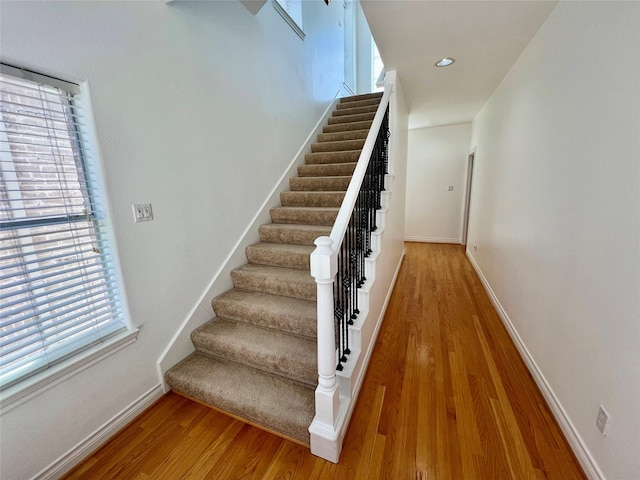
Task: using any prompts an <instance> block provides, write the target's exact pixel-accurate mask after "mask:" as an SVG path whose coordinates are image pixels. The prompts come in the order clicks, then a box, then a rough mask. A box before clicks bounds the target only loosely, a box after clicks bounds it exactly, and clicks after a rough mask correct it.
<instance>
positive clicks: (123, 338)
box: [0, 328, 140, 415]
mask: <svg viewBox="0 0 640 480" xmlns="http://www.w3.org/2000/svg"><path fill="white" fill-rule="evenodd" d="M139 331H140V330H138V329H137V328H136V329H134V330H128V331H126V332H123V333H121V334H119V335H116V336H114V337H113V338H110V339H108V340H106V341H105V342H104V343H102V344H100V345H99V346H97V347H94V348H91V349H88V350H85V351H84V352H81V353H79V354H77V355H74V356H73V357H71V358H70V359H69V360H66V361H64V362H61V363H59V364H58V365H55V366H53V367H51V368H48V369H46V370H44V371H43V372H41V373H38V374H36V375H33V376H32V377H29V378H27V379H25V380H23V381H21V382H20V383H18V384H16V385H15V386H14V387H11V388H8V389H7V390H5V391H4V392H2V393H0V415H4V414H5V413H7V412H9V411H11V410H13V409H14V408H16V407H17V406H19V405H22V404H23V403H25V402H27V401H29V400H31V399H32V398H34V397H37V396H38V395H40V394H42V393H43V392H45V391H47V390H49V389H50V388H53V387H55V386H56V385H58V384H59V383H60V382H63V381H65V380H66V379H68V378H70V377H72V376H74V375H77V374H78V373H80V372H82V371H83V370H86V369H87V368H89V367H90V366H92V365H94V364H96V363H98V362H100V361H102V360H104V359H105V358H107V357H109V356H111V355H113V354H114V353H116V352H118V351H120V350H122V349H123V348H125V347H127V346H129V345H131V344H132V343H134V342H135V341H136V340H137V338H138V332H139Z"/></svg>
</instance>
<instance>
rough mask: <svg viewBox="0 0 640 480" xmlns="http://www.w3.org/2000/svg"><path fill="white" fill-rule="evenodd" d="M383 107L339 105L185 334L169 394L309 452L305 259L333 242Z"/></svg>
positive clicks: (312, 310)
mask: <svg viewBox="0 0 640 480" xmlns="http://www.w3.org/2000/svg"><path fill="white" fill-rule="evenodd" d="M380 98H381V94H369V95H359V96H355V97H349V98H343V99H341V101H340V103H339V104H338V105H337V107H336V110H335V111H334V112H333V115H332V117H331V118H330V119H329V124H328V125H326V126H325V127H324V128H323V132H324V133H321V134H319V135H318V143H314V144H313V145H312V147H311V153H308V154H306V156H305V163H306V164H305V165H303V166H301V167H298V176H297V177H293V178H291V179H290V187H291V191H288V192H282V193H281V195H280V199H281V203H282V206H281V207H278V208H274V209H272V210H271V220H272V222H273V223H270V224H268V225H262V226H261V227H260V240H261V242H260V243H257V244H255V245H251V246H249V247H248V248H247V250H246V253H247V260H248V262H249V263H247V264H246V265H242V266H241V267H238V268H236V269H235V270H233V271H232V272H231V276H232V279H233V285H234V288H233V289H232V290H229V291H228V292H226V293H224V294H222V295H220V296H219V297H217V298H215V299H214V300H213V302H212V306H213V310H214V311H215V313H216V318H214V319H213V320H211V321H210V322H209V323H207V324H205V325H203V326H202V327H200V328H198V329H196V330H195V331H194V332H193V333H192V334H191V339H192V341H193V344H194V346H195V349H196V351H195V352H194V353H193V354H191V355H190V356H188V357H187V358H185V359H184V360H182V361H181V362H180V363H178V364H177V365H175V366H174V367H172V368H171V369H170V370H168V371H167V373H166V375H165V378H166V381H167V383H168V384H169V385H170V386H171V388H172V389H173V390H174V391H175V392H177V393H179V394H182V395H185V396H187V397H189V398H192V399H194V400H196V401H198V402H200V403H203V404H206V405H209V406H211V407H213V408H216V409H219V410H222V411H224V412H227V413H229V414H230V415H232V416H234V417H237V418H240V419H241V420H244V421H246V422H248V423H251V424H254V425H257V426H259V427H261V428H264V429H266V430H269V431H272V432H274V433H276V434H279V435H281V436H284V437H287V438H290V439H292V440H294V441H297V442H299V443H302V444H305V445H308V444H309V432H308V428H309V425H310V424H311V421H312V420H313V416H314V390H315V387H316V384H317V375H318V373H317V372H318V370H317V365H316V362H317V360H316V303H315V298H316V283H315V280H314V278H313V277H312V276H311V274H310V273H309V255H310V254H311V252H312V251H313V249H314V248H315V247H314V245H313V241H314V240H315V239H316V238H317V237H319V236H322V235H329V233H330V232H331V227H332V226H333V223H334V221H335V219H336V216H337V214H338V209H339V207H340V205H341V203H342V200H343V198H344V194H345V191H346V189H347V186H348V185H349V181H350V179H351V175H352V173H353V171H354V169H355V166H356V162H357V160H358V157H359V155H360V151H361V149H362V146H363V145H364V141H365V138H366V137H367V134H368V133H369V128H370V127H371V122H372V120H373V117H374V115H375V112H376V109H377V108H378V103H379V102H380Z"/></svg>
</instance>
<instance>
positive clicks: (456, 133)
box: [405, 123, 471, 243]
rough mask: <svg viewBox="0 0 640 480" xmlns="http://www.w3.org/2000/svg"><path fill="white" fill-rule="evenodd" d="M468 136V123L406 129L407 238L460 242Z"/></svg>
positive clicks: (423, 240) (412, 239)
mask: <svg viewBox="0 0 640 480" xmlns="http://www.w3.org/2000/svg"><path fill="white" fill-rule="evenodd" d="M470 139H471V124H470V123H464V124H460V125H446V126H442V127H432V128H418V129H414V130H409V155H408V160H407V208H406V221H405V239H406V240H409V241H413V242H441V243H460V241H461V240H460V239H461V234H462V216H463V205H464V198H465V189H466V175H467V161H468V160H467V156H468V155H469V141H470ZM449 185H452V186H453V190H452V191H449V190H448V187H449Z"/></svg>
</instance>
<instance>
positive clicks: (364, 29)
mask: <svg viewBox="0 0 640 480" xmlns="http://www.w3.org/2000/svg"><path fill="white" fill-rule="evenodd" d="M355 7H356V89H357V91H356V93H358V94H363V93H369V92H371V86H372V85H373V78H372V77H373V56H372V55H373V37H372V36H371V30H370V29H369V23H368V22H367V19H366V17H365V16H364V12H363V11H362V5H360V2H359V1H357V2H355Z"/></svg>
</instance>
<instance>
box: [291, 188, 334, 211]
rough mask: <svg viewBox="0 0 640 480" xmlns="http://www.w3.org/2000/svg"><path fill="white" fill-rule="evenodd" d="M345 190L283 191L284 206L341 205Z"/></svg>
mask: <svg viewBox="0 0 640 480" xmlns="http://www.w3.org/2000/svg"><path fill="white" fill-rule="evenodd" d="M344 194H345V192H344V191H342V192H331V191H328V192H282V193H281V194H280V202H281V203H282V206H283V207H340V205H342V201H343V200H344Z"/></svg>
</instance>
